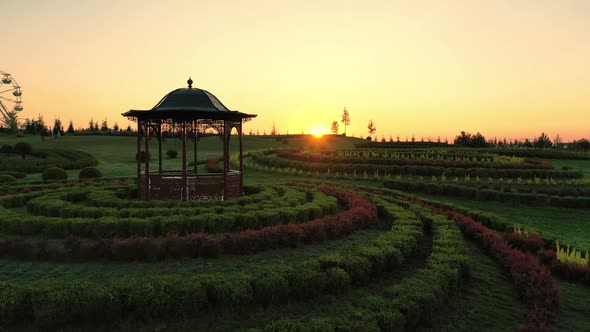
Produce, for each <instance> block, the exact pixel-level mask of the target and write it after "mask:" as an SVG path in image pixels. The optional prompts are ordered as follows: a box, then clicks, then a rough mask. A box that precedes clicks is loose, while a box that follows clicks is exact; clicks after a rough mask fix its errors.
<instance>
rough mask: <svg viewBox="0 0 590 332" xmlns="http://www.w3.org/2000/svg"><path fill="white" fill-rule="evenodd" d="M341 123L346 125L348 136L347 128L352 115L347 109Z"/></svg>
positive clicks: (343, 113)
mask: <svg viewBox="0 0 590 332" xmlns="http://www.w3.org/2000/svg"><path fill="white" fill-rule="evenodd" d="M340 122H342V123H343V124H344V136H346V127H347V126H348V125H350V114H349V113H348V110H347V109H346V107H345V108H344V111H343V112H342V121H340ZM361 137H362V136H361Z"/></svg>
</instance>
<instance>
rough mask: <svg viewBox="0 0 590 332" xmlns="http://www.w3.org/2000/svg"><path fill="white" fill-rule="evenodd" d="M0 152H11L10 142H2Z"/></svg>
mask: <svg viewBox="0 0 590 332" xmlns="http://www.w3.org/2000/svg"><path fill="white" fill-rule="evenodd" d="M0 152H2V153H5V154H10V153H13V152H14V147H12V145H10V144H3V145H2V147H1V148H0Z"/></svg>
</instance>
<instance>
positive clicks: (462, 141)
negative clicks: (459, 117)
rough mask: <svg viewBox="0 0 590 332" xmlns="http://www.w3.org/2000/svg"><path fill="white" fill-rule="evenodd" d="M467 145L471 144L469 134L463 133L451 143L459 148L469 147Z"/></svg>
mask: <svg viewBox="0 0 590 332" xmlns="http://www.w3.org/2000/svg"><path fill="white" fill-rule="evenodd" d="M469 143H471V134H470V133H467V132H465V131H461V132H460V133H459V135H458V136H456V137H455V140H454V141H453V144H455V145H461V146H469Z"/></svg>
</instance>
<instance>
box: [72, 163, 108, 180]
mask: <svg viewBox="0 0 590 332" xmlns="http://www.w3.org/2000/svg"><path fill="white" fill-rule="evenodd" d="M101 177H102V173H101V172H100V170H99V169H98V168H96V167H93V166H88V167H84V168H82V169H81V170H80V173H79V174H78V179H98V178H101Z"/></svg>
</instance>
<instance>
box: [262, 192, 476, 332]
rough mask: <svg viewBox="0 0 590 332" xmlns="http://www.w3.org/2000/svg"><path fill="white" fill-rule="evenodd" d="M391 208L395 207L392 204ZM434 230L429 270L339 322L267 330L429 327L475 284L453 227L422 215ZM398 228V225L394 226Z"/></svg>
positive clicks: (277, 324)
mask: <svg viewBox="0 0 590 332" xmlns="http://www.w3.org/2000/svg"><path fill="white" fill-rule="evenodd" d="M386 206H387V207H388V208H390V207H391V204H388V205H386ZM422 218H423V220H425V221H426V220H428V222H429V223H430V225H431V226H432V232H433V248H432V254H431V255H430V257H429V258H428V262H427V265H426V267H425V268H423V269H420V270H418V271H417V272H416V273H415V274H413V275H412V276H409V277H406V278H404V279H403V280H402V281H401V282H400V283H398V284H396V285H393V286H386V287H385V289H384V291H383V293H382V294H376V295H370V296H365V297H362V298H360V299H359V300H358V301H355V303H354V304H353V305H352V306H351V307H350V308H348V309H346V311H344V312H341V313H339V314H338V316H337V317H326V318H324V319H311V320H279V321H274V322H272V323H270V324H268V325H267V326H265V327H264V328H263V330H264V331H404V330H407V331H412V330H415V329H416V328H417V326H418V325H419V324H423V325H428V324H429V323H430V322H431V321H432V318H433V317H434V316H435V315H436V314H437V311H438V310H439V309H440V308H442V306H444V304H445V303H446V302H447V300H448V299H449V297H450V296H452V295H453V294H454V293H455V292H456V291H457V290H458V289H459V288H460V287H461V286H462V285H463V283H464V282H465V281H466V280H468V279H469V276H470V273H469V267H468V266H467V260H466V257H465V250H466V248H465V244H464V241H463V239H462V238H461V234H460V232H459V230H458V229H457V226H456V225H454V223H453V222H451V221H449V220H447V219H445V218H443V217H441V216H436V215H433V214H431V213H422ZM394 227H395V226H394Z"/></svg>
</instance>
